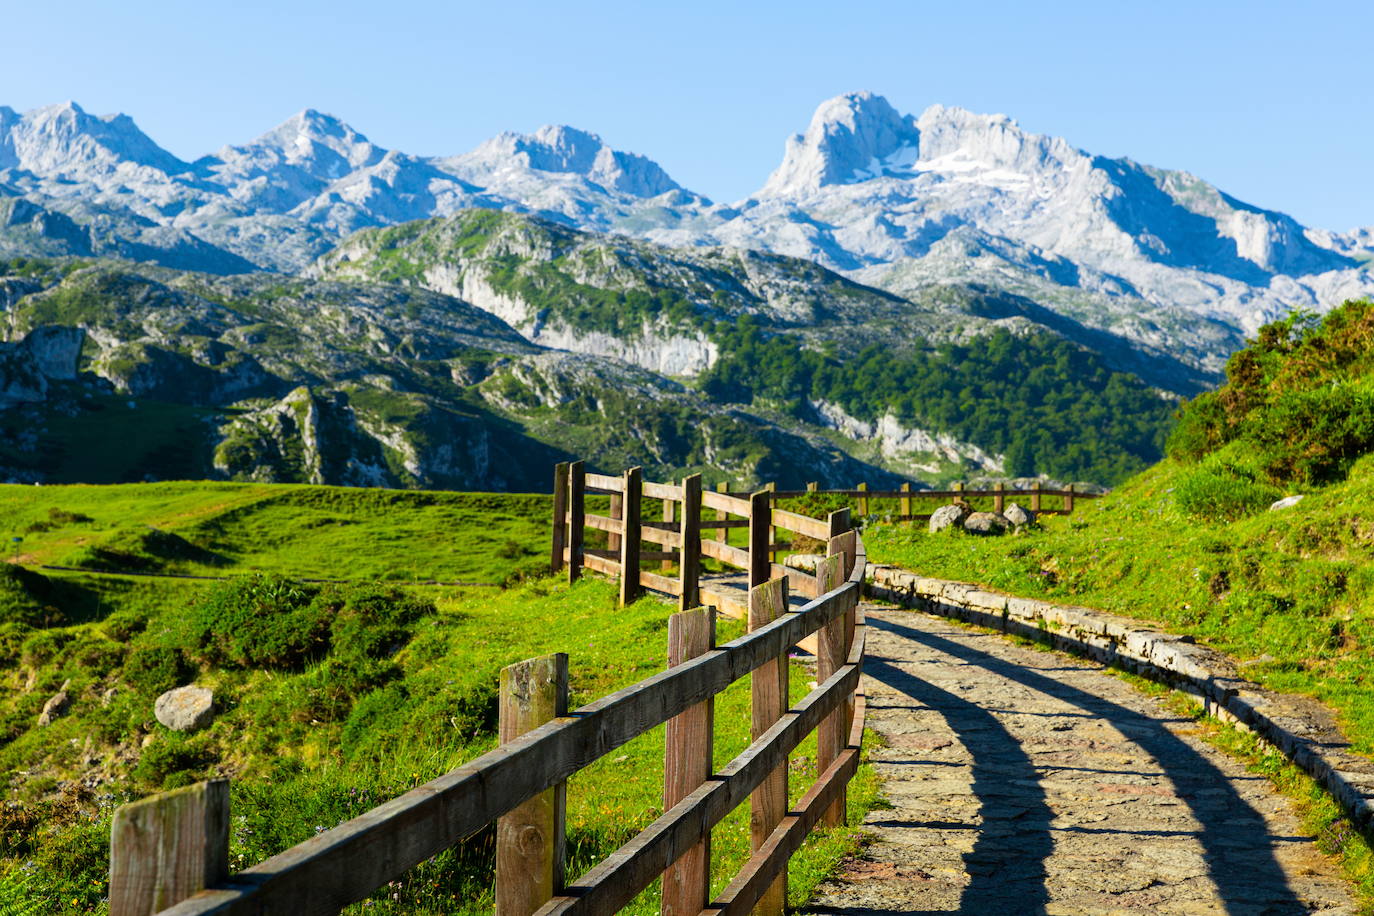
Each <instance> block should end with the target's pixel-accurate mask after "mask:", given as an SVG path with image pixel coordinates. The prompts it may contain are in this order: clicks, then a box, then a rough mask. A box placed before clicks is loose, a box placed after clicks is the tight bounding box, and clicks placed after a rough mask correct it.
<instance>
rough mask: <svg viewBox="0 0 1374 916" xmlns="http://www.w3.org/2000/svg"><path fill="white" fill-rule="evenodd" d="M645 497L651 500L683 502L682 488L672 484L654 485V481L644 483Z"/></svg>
mask: <svg viewBox="0 0 1374 916" xmlns="http://www.w3.org/2000/svg"><path fill="white" fill-rule="evenodd" d="M644 495H645V496H647V497H649V498H650V499H666V500H669V501H671V502H678V503H680V502H682V488H681V487H679V486H677V485H676V484H671V483H654V482H653V481H652V480H646V481H644Z"/></svg>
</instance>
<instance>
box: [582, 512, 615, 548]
mask: <svg viewBox="0 0 1374 916" xmlns="http://www.w3.org/2000/svg"><path fill="white" fill-rule="evenodd" d="M582 522H583V524H584V525H586V527H588V528H595V529H596V530H597V531H610V532H612V533H614V534H619V533H620V532H621V531H623V530H625V523H624V522H622V521H621V520H620V519H618V518H609V517H608V516H605V515H593V514H591V513H590V512H588V513H587V514H586V515H584V516H583V517H582ZM611 549H612V550H614V549H615V548H611Z"/></svg>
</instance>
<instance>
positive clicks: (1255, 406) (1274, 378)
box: [1168, 301, 1374, 485]
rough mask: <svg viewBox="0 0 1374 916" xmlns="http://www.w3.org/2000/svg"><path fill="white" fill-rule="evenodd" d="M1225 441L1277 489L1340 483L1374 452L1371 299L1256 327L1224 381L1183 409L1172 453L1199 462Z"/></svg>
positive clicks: (1228, 366)
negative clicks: (1245, 455)
mask: <svg viewBox="0 0 1374 916" xmlns="http://www.w3.org/2000/svg"><path fill="white" fill-rule="evenodd" d="M1229 443H1239V444H1241V445H1242V446H1243V447H1244V448H1246V449H1247V450H1248V451H1250V452H1251V453H1252V454H1253V456H1254V458H1255V459H1256V461H1257V464H1258V466H1259V467H1260V468H1261V469H1262V472H1263V476H1264V478H1265V479H1266V480H1267V481H1268V482H1270V483H1274V484H1279V485H1283V484H1290V483H1293V484H1301V485H1320V484H1325V483H1330V482H1332V481H1337V480H1342V479H1344V478H1345V476H1346V475H1347V474H1348V473H1349V471H1350V467H1351V465H1352V464H1353V463H1354V462H1355V461H1356V460H1357V459H1358V458H1359V457H1360V456H1361V455H1364V454H1368V453H1370V452H1371V451H1374V302H1370V301H1352V302H1346V303H1345V304H1344V305H1342V306H1340V307H1339V308H1337V309H1334V310H1332V311H1331V312H1330V313H1328V314H1327V315H1326V317H1325V318H1323V319H1322V320H1321V321H1320V322H1319V321H1317V320H1316V319H1315V317H1314V316H1312V315H1310V314H1306V313H1296V314H1294V315H1291V316H1289V317H1288V318H1286V319H1284V320H1282V321H1276V322H1273V323H1272V324H1268V325H1265V326H1264V327H1262V328H1260V330H1259V332H1258V333H1257V334H1256V336H1255V339H1254V340H1252V341H1250V342H1249V344H1248V346H1247V347H1246V348H1245V349H1243V350H1240V351H1238V352H1237V353H1235V354H1233V355H1232V356H1231V359H1230V360H1229V361H1228V362H1227V364H1226V384H1225V385H1224V386H1222V388H1220V389H1219V390H1217V391H1213V392H1207V393H1206V394H1203V395H1200V396H1198V397H1197V398H1194V399H1193V400H1192V401H1190V402H1188V403H1187V404H1185V405H1184V406H1183V408H1182V409H1181V410H1180V412H1179V416H1178V425H1177V427H1176V428H1175V429H1174V432H1173V434H1172V435H1171V436H1170V438H1169V446H1168V451H1169V454H1170V455H1171V456H1173V457H1175V458H1178V459H1180V460H1185V461H1197V460H1200V459H1202V458H1204V457H1205V456H1207V455H1209V454H1212V453H1214V452H1217V451H1219V450H1221V449H1222V448H1224V447H1225V446H1226V445H1227V444H1229Z"/></svg>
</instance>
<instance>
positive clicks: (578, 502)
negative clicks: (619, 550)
mask: <svg viewBox="0 0 1374 916" xmlns="http://www.w3.org/2000/svg"><path fill="white" fill-rule="evenodd" d="M586 526H587V478H586V470H585V465H584V464H583V463H582V462H581V461H574V462H573V463H572V464H570V465H568V582H570V583H571V582H576V581H577V580H578V578H579V577H580V576H581V575H582V538H583V535H584V533H585V532H584V530H583V529H585V528H586Z"/></svg>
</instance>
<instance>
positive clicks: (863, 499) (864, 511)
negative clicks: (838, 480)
mask: <svg viewBox="0 0 1374 916" xmlns="http://www.w3.org/2000/svg"><path fill="white" fill-rule="evenodd" d="M855 489H857V490H865V491H866V490H867V489H868V484H866V483H864V482H863V481H859V485H858V486H857V487H856V488H855ZM859 517H860V518H867V517H868V497H867V496H860V497H859Z"/></svg>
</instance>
